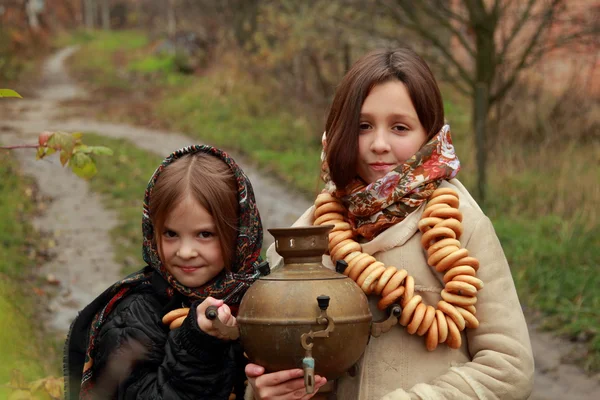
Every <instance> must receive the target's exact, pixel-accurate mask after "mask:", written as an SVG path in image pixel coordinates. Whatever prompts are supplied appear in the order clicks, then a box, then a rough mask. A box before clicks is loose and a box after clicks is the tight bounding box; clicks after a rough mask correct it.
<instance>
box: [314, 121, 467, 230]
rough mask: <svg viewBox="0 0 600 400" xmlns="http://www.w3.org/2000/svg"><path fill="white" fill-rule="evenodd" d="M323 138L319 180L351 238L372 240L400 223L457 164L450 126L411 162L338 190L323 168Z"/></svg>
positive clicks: (454, 170)
mask: <svg viewBox="0 0 600 400" xmlns="http://www.w3.org/2000/svg"><path fill="white" fill-rule="evenodd" d="M325 139H326V136H325V134H323V153H322V154H321V178H322V179H323V181H324V182H325V190H326V191H328V192H330V193H331V194H332V195H333V196H335V197H337V198H339V199H341V200H342V202H343V203H344V205H345V206H346V208H347V209H348V222H349V223H350V225H351V227H352V230H353V232H354V234H355V235H359V236H362V237H364V238H366V239H368V240H371V239H373V238H374V237H375V236H377V235H378V234H379V233H381V232H382V231H384V230H385V229H387V228H388V227H390V226H392V225H394V224H397V223H398V222H400V221H402V220H403V219H404V218H406V216H407V215H408V214H410V213H411V212H413V211H414V210H416V209H417V208H418V207H419V206H420V205H421V203H423V202H424V201H426V200H427V199H428V198H429V196H431V194H432V193H433V191H434V190H435V189H437V187H438V186H439V185H440V183H441V182H442V180H448V179H452V178H454V177H455V176H456V175H457V174H458V171H459V170H460V162H459V160H458V157H457V156H456V153H455V151H454V146H453V145H452V138H451V136H450V126H449V125H444V127H442V129H441V130H440V131H439V132H438V133H437V134H436V135H435V136H434V137H433V138H432V139H431V140H429V141H428V142H427V143H425V144H424V145H423V146H422V147H421V149H419V151H418V152H416V153H415V154H414V155H413V156H412V157H411V158H409V159H408V160H406V162H405V163H404V164H402V165H399V166H398V167H397V168H396V169H394V170H393V171H390V172H389V173H388V174H387V175H386V176H384V177H383V178H381V179H379V180H377V181H375V182H373V183H371V184H369V185H367V184H366V183H365V182H364V181H363V180H362V179H361V178H360V177H356V178H354V179H353V180H352V181H351V182H350V183H349V184H348V186H346V187H345V188H343V189H338V188H336V187H335V184H334V183H333V182H332V181H331V178H330V176H329V167H328V166H327V161H326V160H327V157H326V154H327V153H326V152H327V147H326V140H325Z"/></svg>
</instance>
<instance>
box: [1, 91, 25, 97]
mask: <svg viewBox="0 0 600 400" xmlns="http://www.w3.org/2000/svg"><path fill="white" fill-rule="evenodd" d="M0 97H18V98H20V99H22V98H23V97H22V96H21V95H20V94H19V93H17V92H15V91H14V90H11V89H0Z"/></svg>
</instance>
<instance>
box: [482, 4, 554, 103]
mask: <svg viewBox="0 0 600 400" xmlns="http://www.w3.org/2000/svg"><path fill="white" fill-rule="evenodd" d="M560 1H561V0H553V2H552V4H551V5H550V6H549V7H548V9H547V10H546V12H545V13H544V16H543V18H542V20H541V21H540V23H539V24H538V26H537V28H536V29H535V31H534V32H535V33H534V34H533V36H532V37H531V39H530V41H529V44H528V45H527V46H526V48H525V51H524V52H523V54H522V55H521V59H520V61H519V62H518V63H517V65H516V66H515V68H514V69H513V71H512V72H511V74H510V76H509V78H508V79H507V80H506V81H505V82H504V84H503V85H502V86H501V87H500V88H499V89H498V90H497V91H496V92H495V93H494V94H491V95H490V98H489V105H490V106H491V105H492V104H493V103H494V102H496V101H497V100H498V99H501V98H502V97H504V95H505V94H506V92H507V91H508V90H509V89H510V88H511V87H512V86H513V85H514V83H515V81H516V79H517V76H518V75H519V73H520V72H521V70H523V68H525V66H526V64H527V61H528V58H529V56H530V55H531V53H532V52H533V50H534V49H535V46H536V45H537V44H538V41H539V39H540V37H541V36H542V33H544V32H546V31H547V28H548V27H549V26H550V22H551V21H552V18H553V16H554V11H555V7H556V5H557V4H558V3H559V2H560Z"/></svg>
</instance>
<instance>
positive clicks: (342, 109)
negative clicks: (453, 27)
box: [246, 49, 534, 400]
mask: <svg viewBox="0 0 600 400" xmlns="http://www.w3.org/2000/svg"><path fill="white" fill-rule="evenodd" d="M325 130H326V133H325V135H324V140H323V147H324V150H323V163H322V170H323V174H322V177H323V179H324V181H325V190H324V191H323V193H321V194H320V195H319V196H318V197H317V199H316V200H315V206H313V207H311V208H310V209H308V210H307V211H306V212H305V213H304V214H303V215H302V216H301V217H300V219H299V220H298V221H297V222H296V223H295V225H296V226H306V225H313V224H314V225H320V224H332V225H334V229H333V232H332V233H331V234H330V236H329V239H330V240H329V256H326V257H324V261H323V262H324V263H325V264H326V265H328V266H330V267H331V268H333V262H335V261H337V260H344V261H346V262H347V264H348V267H347V269H346V271H345V273H346V274H347V275H348V276H349V277H350V278H352V279H354V280H355V281H356V282H357V284H358V285H360V286H361V287H362V289H363V290H364V291H365V293H367V294H368V295H369V300H370V302H371V305H372V307H371V308H372V312H373V314H374V316H375V318H381V317H383V316H384V314H383V312H384V311H385V309H386V308H387V307H388V306H389V305H391V304H393V303H399V304H400V305H401V306H402V308H403V310H402V315H401V317H400V321H399V322H400V324H399V325H398V326H396V327H395V328H393V329H392V330H391V331H389V332H388V333H386V334H385V335H382V336H381V337H379V338H372V339H371V340H370V343H369V345H368V347H367V349H366V351H365V354H364V356H363V358H362V359H361V360H360V362H359V363H358V365H357V368H356V369H354V373H353V374H352V376H350V375H348V376H344V377H342V378H340V379H338V380H337V382H335V385H333V387H332V388H331V391H335V392H336V394H337V398H338V399H361V400H363V399H364V400H367V399H368V400H371V399H386V400H402V399H525V398H527V397H528V396H529V393H530V391H531V388H532V379H533V370H534V368H533V357H532V352H531V345H530V342H529V336H528V331H527V325H526V323H525V319H524V317H523V313H522V310H521V306H520V304H519V299H518V298H517V294H516V291H515V287H514V283H513V280H512V276H511V273H510V269H509V266H508V263H507V261H506V258H505V256H504V253H503V251H502V247H501V245H500V242H499V241H498V238H497V236H496V233H495V232H494V228H493V226H492V223H491V222H490V220H489V219H488V217H486V216H485V215H484V213H483V212H482V210H481V209H480V208H479V206H478V205H477V203H476V202H475V200H474V199H473V198H472V197H471V195H470V194H469V192H468V191H467V190H466V189H465V187H464V186H463V185H462V184H461V183H460V182H459V181H458V180H457V179H456V178H455V177H456V175H457V173H458V171H459V168H460V163H459V161H458V158H457V157H456V154H455V152H454V147H453V145H452V140H451V135H450V128H449V126H448V125H444V111H443V103H442V98H441V95H440V91H439V89H438V86H437V83H436V81H435V78H434V77H433V75H432V73H431V71H430V69H429V67H428V66H427V64H426V63H425V62H424V61H423V60H422V59H421V58H420V57H419V56H418V55H417V54H415V53H414V52H413V51H411V50H408V49H398V50H395V51H387V50H379V51H375V52H372V53H370V54H368V55H366V56H364V57H363V58H361V59H360V60H358V61H357V62H356V63H355V64H354V66H353V67H352V68H351V69H350V71H349V72H348V73H347V74H346V76H345V77H344V78H343V80H342V82H341V84H340V86H339V88H338V90H337V92H336V95H335V98H334V100H333V104H332V106H331V110H330V113H329V117H328V119H327V123H326V127H325ZM267 257H268V259H269V261H270V264H271V265H272V266H277V264H278V263H279V262H280V260H281V257H279V256H278V255H277V254H276V253H275V251H274V248H273V246H272V247H271V248H270V249H269V251H268V253H267ZM348 345H351V344H350V343H349V344H348ZM246 374H247V376H248V378H249V382H250V386H251V391H252V392H253V393H252V394H248V396H247V398H252V397H254V398H258V399H270V398H294V397H293V396H295V395H297V396H299V395H300V392H301V390H302V389H297V386H295V385H297V383H298V379H297V378H294V379H286V378H287V375H286V374H289V372H288V371H280V372H275V373H270V374H264V370H263V369H262V367H260V366H257V365H253V364H250V365H248V366H247V367H246ZM286 388H287V389H286ZM321 392H323V390H321ZM274 393H277V394H278V396H279V397H277V396H274V395H273V394H274ZM285 396H289V397H285Z"/></svg>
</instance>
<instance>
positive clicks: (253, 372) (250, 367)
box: [244, 363, 265, 379]
mask: <svg viewBox="0 0 600 400" xmlns="http://www.w3.org/2000/svg"><path fill="white" fill-rule="evenodd" d="M244 372H246V376H247V377H248V378H249V379H251V378H258V377H259V376H261V375H262V374H264V373H265V369H264V368H263V367H261V366H260V365H257V364H252V363H249V364H247V365H246V368H245V369H244Z"/></svg>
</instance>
